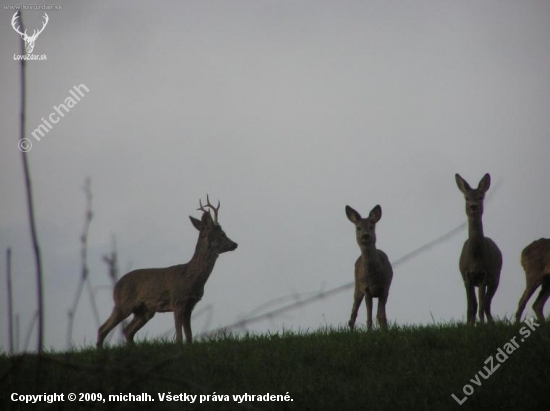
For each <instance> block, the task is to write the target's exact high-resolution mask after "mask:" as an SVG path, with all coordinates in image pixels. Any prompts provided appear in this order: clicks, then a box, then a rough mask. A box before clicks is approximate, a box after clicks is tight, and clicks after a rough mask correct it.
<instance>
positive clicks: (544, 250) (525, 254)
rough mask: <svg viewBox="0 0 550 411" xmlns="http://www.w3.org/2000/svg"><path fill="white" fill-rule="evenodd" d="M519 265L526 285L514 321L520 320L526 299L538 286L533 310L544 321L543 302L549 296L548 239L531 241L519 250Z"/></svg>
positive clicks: (549, 242)
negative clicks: (523, 272) (538, 291)
mask: <svg viewBox="0 0 550 411" xmlns="http://www.w3.org/2000/svg"><path fill="white" fill-rule="evenodd" d="M521 265H522V266H523V269H524V270H525V280H526V283H527V285H526V287H525V291H524V292H523V295H522V296H521V298H520V300H519V303H518V310H517V312H516V322H518V323H519V322H520V321H521V314H522V313H523V310H524V309H525V306H526V305H527V301H529V298H531V296H532V295H533V293H534V292H535V291H536V289H537V288H538V287H539V286H540V287H541V288H540V293H539V296H538V297H537V299H536V300H535V303H534V304H533V311H534V312H535V315H536V316H537V319H538V321H539V322H541V323H542V322H544V321H545V319H544V313H543V309H544V304H545V303H546V300H548V297H550V239H548V238H541V239H539V240H536V241H533V242H532V243H531V244H529V245H528V246H527V247H525V248H524V249H523V251H522V252H521Z"/></svg>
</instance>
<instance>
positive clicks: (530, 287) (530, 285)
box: [516, 280, 541, 324]
mask: <svg viewBox="0 0 550 411" xmlns="http://www.w3.org/2000/svg"><path fill="white" fill-rule="evenodd" d="M540 283H541V282H540V281H529V280H528V281H527V286H526V287H525V291H524V292H523V294H522V296H521V298H520V299H519V303H518V310H517V311H516V323H517V324H519V322H520V321H521V315H522V314H523V310H525V306H526V305H527V301H529V298H531V296H532V295H533V294H534V293H535V291H536V289H537V288H538V286H539V285H540Z"/></svg>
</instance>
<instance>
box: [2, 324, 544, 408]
mask: <svg viewBox="0 0 550 411" xmlns="http://www.w3.org/2000/svg"><path fill="white" fill-rule="evenodd" d="M528 332H529V335H527V333H528ZM514 337H515V338H514ZM522 339H523V341H522ZM514 342H515V343H516V344H514ZM499 349H500V351H499ZM497 354H498V356H497ZM490 357H492V360H491V359H490ZM505 357H506V358H505ZM491 362H492V364H491ZM484 367H486V368H485V369H484ZM491 370H494V371H493V373H492V375H489V374H490V373H491ZM480 371H481V374H483V375H480V374H479V372H480ZM485 376H487V379H485V378H484V377H485ZM466 385H468V386H469V387H468V386H467V387H466V388H465V389H464V390H465V391H464V390H463V387H465V386H466ZM549 387H550V326H548V325H540V326H539V327H536V326H534V325H532V326H531V327H529V326H527V325H526V324H525V323H523V324H521V325H520V326H515V325H511V324H507V323H497V324H495V325H485V326H476V327H468V326H466V325H463V324H443V325H431V326H422V327H405V326H400V327H393V328H391V329H390V330H389V331H388V332H381V331H374V332H365V331H355V332H349V331H347V330H342V329H340V330H333V329H326V330H320V331H316V332H311V333H292V332H289V333H283V334H272V335H261V336H246V337H241V338H235V337H233V336H230V335H229V336H225V337H221V338H217V339H213V340H209V341H201V342H198V343H195V344H193V345H189V346H188V345H185V346H176V345H175V344H174V343H172V342H165V341H164V342H158V341H157V342H143V343H140V344H137V345H136V346H135V347H131V348H126V347H122V346H117V347H112V348H107V349H105V350H103V351H98V350H95V349H91V348H86V349H83V350H80V351H74V352H71V353H55V352H52V353H48V354H46V355H44V356H43V357H42V358H39V357H38V356H36V355H18V356H13V357H10V356H7V355H5V354H2V355H0V394H1V397H0V409H2V410H11V409H13V410H15V409H23V408H24V409H29V410H30V409H32V410H42V409H48V410H54V409H55V410H75V409H90V410H115V409H116V410H133V409H147V410H153V409H154V410H169V409H174V410H176V409H178V410H180V409H189V408H196V409H203V410H206V409H224V410H233V409H235V410H240V409H245V410H246V409H249V410H344V409H345V410H355V409H367V410H369V411H373V410H458V409H460V410H469V409H472V410H474V409H475V410H481V409H483V410H536V409H549V407H550V394H549V391H548V390H549ZM465 392H466V394H468V395H466V394H465ZM13 393H17V394H18V396H17V398H20V399H23V400H24V398H25V397H21V396H20V395H38V394H53V393H57V394H61V393H62V394H64V398H63V399H64V401H63V402H61V401H59V402H55V403H52V404H48V403H46V402H44V401H42V402H38V403H36V404H33V405H27V406H25V405H24V404H23V403H22V402H13V401H11V399H10V397H11V396H12V394H13ZM69 393H75V394H77V400H76V401H74V402H70V401H68V398H67V396H68V394H69ZM80 393H82V394H85V393H88V394H94V395H88V397H87V399H88V401H79V398H78V397H80V395H79V394H80ZM130 393H132V394H134V395H139V394H141V395H140V397H137V398H134V399H144V398H145V395H144V393H146V394H148V395H150V398H151V399H153V400H154V402H137V401H133V402H130V401H123V400H124V399H126V400H127V399H129V398H128V397H126V398H124V397H119V398H117V399H118V400H119V401H115V398H114V397H111V398H109V395H116V394H119V395H120V394H122V395H125V394H126V395H127V394H130ZM97 394H101V399H100V398H99V396H98V395H97ZM179 394H187V395H196V397H187V398H186V397H185V396H184V395H182V396H180V399H181V400H187V401H186V402H184V403H182V402H181V401H168V398H170V397H169V395H172V396H176V395H179ZM244 394H249V395H250V396H248V397H247V398H244V397H243V396H244ZM266 394H269V395H275V396H277V395H279V397H268V396H266ZM452 394H454V395H455V397H456V398H457V399H456V400H455V399H454V398H453V397H452ZM159 395H164V401H161V400H160V396H159ZM234 395H238V396H239V397H233V396H234ZM251 395H254V396H255V397H254V401H252V400H251V399H252V397H251ZM258 395H260V398H257V397H256V396H258ZM285 395H286V397H285ZM201 396H202V398H201ZM207 396H209V397H207ZM176 398H177V397H176ZM193 398H194V403H193V404H190V400H191V399H193ZM82 399H86V397H84V396H83V397H82ZM201 399H202V403H200V401H201ZM265 399H267V400H271V401H264V400H265ZM277 399H279V401H273V400H277ZM31 400H32V398H31ZM103 400H105V402H103ZM258 400H260V401H258ZM458 401H460V402H462V405H459V404H458Z"/></svg>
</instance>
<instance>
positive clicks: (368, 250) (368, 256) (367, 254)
mask: <svg viewBox="0 0 550 411" xmlns="http://www.w3.org/2000/svg"><path fill="white" fill-rule="evenodd" d="M376 258H377V253H376V247H375V246H374V245H371V246H368V247H362V248H361V259H362V260H363V263H365V264H369V263H371V264H372V263H374V262H375V261H376Z"/></svg>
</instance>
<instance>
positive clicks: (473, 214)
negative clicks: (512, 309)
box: [455, 174, 502, 324]
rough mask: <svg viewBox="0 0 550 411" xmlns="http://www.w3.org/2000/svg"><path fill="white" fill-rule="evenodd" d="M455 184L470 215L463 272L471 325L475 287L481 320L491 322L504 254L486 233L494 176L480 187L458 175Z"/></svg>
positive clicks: (461, 268)
mask: <svg viewBox="0 0 550 411" xmlns="http://www.w3.org/2000/svg"><path fill="white" fill-rule="evenodd" d="M455 179H456V184H457V185H458V188H459V190H460V191H462V193H463V194H464V198H465V200H466V215H467V216H468V239H467V240H466V242H465V243H464V246H463V247H462V253H461V254H460V261H459V267H460V273H461V274H462V280H463V281H464V286H465V287H466V298H467V302H468V310H467V318H468V323H469V324H474V323H475V320H476V311H477V308H478V304H477V300H476V295H475V287H478V293H479V320H480V322H481V323H484V322H485V316H487V320H488V321H490V322H492V321H493V316H492V315H491V301H492V299H493V297H494V295H495V293H496V291H497V288H498V283H499V280H500V270H501V268H502V253H501V252H500V250H499V248H498V247H497V245H496V244H495V242H494V241H493V240H491V239H490V238H488V237H485V235H484V234H483V223H482V221H481V217H482V215H483V200H484V198H485V193H486V192H487V190H488V189H489V186H490V185H491V177H490V175H489V174H485V176H483V178H482V179H481V181H480V182H479V185H478V187H477V188H475V189H472V188H471V187H470V185H469V184H468V183H467V182H466V180H464V179H463V178H462V177H460V176H459V175H458V174H456V175H455Z"/></svg>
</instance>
